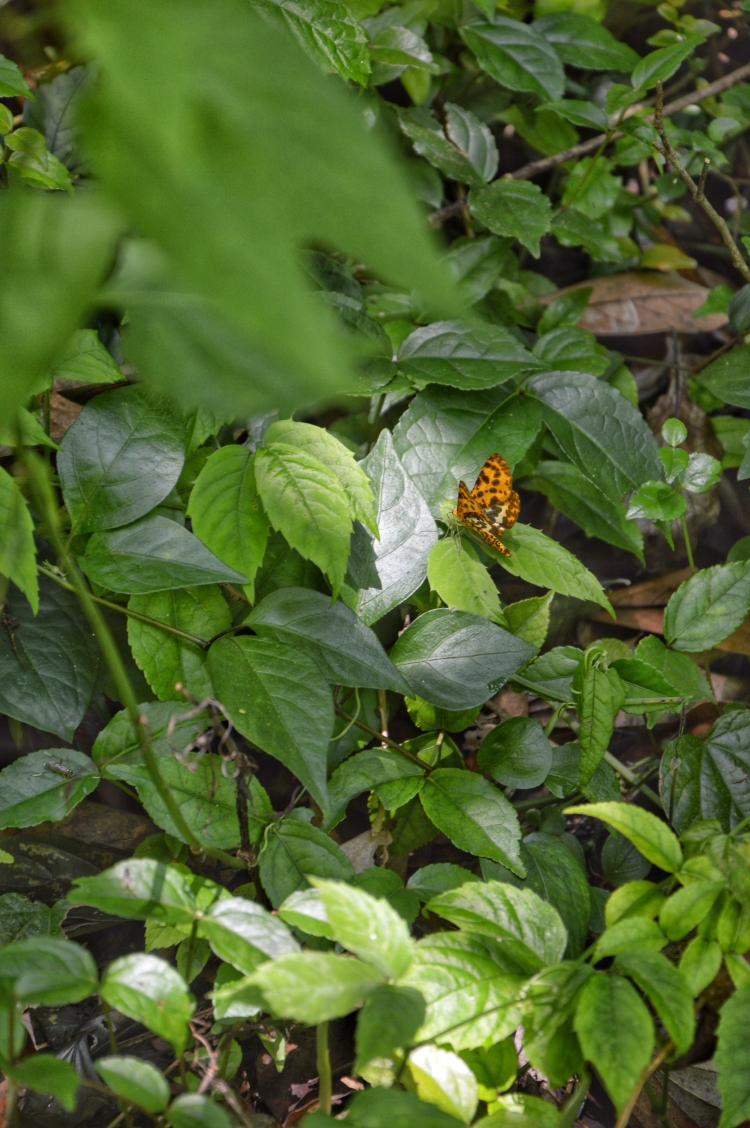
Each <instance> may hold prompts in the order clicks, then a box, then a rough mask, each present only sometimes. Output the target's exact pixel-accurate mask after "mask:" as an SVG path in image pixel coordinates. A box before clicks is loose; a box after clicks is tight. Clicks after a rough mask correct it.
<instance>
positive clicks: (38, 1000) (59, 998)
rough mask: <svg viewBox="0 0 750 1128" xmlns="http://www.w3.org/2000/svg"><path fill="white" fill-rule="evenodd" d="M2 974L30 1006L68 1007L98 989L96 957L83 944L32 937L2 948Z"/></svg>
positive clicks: (0, 963)
mask: <svg viewBox="0 0 750 1128" xmlns="http://www.w3.org/2000/svg"><path fill="white" fill-rule="evenodd" d="M0 975H1V976H2V977H3V979H12V980H13V994H14V996H15V998H16V999H17V1001H18V1002H19V1003H21V1004H22V1005H26V1006H50V1007H56V1006H65V1005H67V1004H68V1003H79V1002H81V1000H82V999H87V998H88V997H89V995H91V994H92V993H93V992H94V991H95V990H96V983H97V974H96V964H95V963H94V959H93V956H92V955H91V953H90V952H88V951H87V950H86V949H85V948H82V947H81V946H80V944H73V943H72V942H71V941H70V940H58V939H55V938H53V937H51V936H32V937H29V939H27V940H17V941H16V942H15V943H14V944H8V945H7V946H6V947H4V948H2V949H0Z"/></svg>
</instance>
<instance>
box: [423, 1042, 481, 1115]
mask: <svg viewBox="0 0 750 1128" xmlns="http://www.w3.org/2000/svg"><path fill="white" fill-rule="evenodd" d="M408 1068H409V1072H410V1074H411V1079H412V1082H413V1084H414V1087H415V1088H416V1091H417V1095H418V1096H419V1098H420V1100H423V1101H426V1102H427V1103H428V1104H432V1105H437V1107H438V1108H439V1109H442V1111H443V1112H447V1113H448V1114H449V1116H455V1117H456V1118H457V1119H460V1120H463V1121H464V1123H466V1124H468V1123H469V1122H470V1121H471V1120H472V1119H473V1116H474V1113H475V1112H476V1108H477V1104H478V1103H479V1094H478V1091H477V1080H476V1077H475V1076H474V1074H473V1073H472V1072H471V1069H470V1068H469V1066H468V1065H467V1064H466V1062H465V1061H463V1060H462V1058H460V1057H459V1056H458V1054H454V1053H452V1052H451V1051H450V1050H442V1049H440V1048H439V1047H438V1046H418V1047H417V1049H416V1050H412V1052H411V1053H410V1054H409V1062H408Z"/></svg>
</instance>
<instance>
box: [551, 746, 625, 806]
mask: <svg viewBox="0 0 750 1128" xmlns="http://www.w3.org/2000/svg"><path fill="white" fill-rule="evenodd" d="M580 763H581V749H580V747H579V746H578V744H577V743H572V744H563V745H562V747H560V748H556V749H553V750H552V767H551V768H550V772H549V775H548V776H547V779H546V780H545V784H546V786H547V787H548V788H549V790H550V791H551V792H552V794H553V795H556V796H557V798H558V799H563V798H565V796H566V795H573V794H574V793H576V792H578V791H582V792H583V794H584V795H585V796H586V797H587V798H588V799H591V801H592V802H597V803H598V802H604V801H606V800H609V799H611V800H612V801H613V802H618V801H619V799H620V784H619V782H618V780H619V777H618V776H616V775H615V773H614V771H613V770H612V768H610V766H609V764H608V763H607V762H606V760H602V762H601V763H600V764H599V767H598V768H597V769H596V771H595V772H594V774H593V776H592V777H591V780H590V781H589V783H588V784H584V785H583V786H581V781H580Z"/></svg>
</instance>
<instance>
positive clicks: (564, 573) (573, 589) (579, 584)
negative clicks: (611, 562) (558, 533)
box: [492, 521, 612, 676]
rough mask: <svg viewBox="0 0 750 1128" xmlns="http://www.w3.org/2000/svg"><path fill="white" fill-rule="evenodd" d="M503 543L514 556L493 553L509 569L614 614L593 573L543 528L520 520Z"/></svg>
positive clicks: (542, 586)
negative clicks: (595, 604)
mask: <svg viewBox="0 0 750 1128" xmlns="http://www.w3.org/2000/svg"><path fill="white" fill-rule="evenodd" d="M503 544H505V545H506V546H507V547H508V548H509V549H510V550H511V552H512V553H513V555H512V556H511V557H507V556H500V555H499V553H497V554H496V553H494V551H493V553H492V554H493V558H494V559H495V560H496V561H497V563H502V566H503V568H505V570H506V572H510V573H511V575H513V576H520V577H521V579H523V580H526V581H527V583H530V584H534V585H535V586H536V587H541V588H548V589H550V590H551V591H557V592H559V593H560V595H572V596H573V597H574V598H575V599H587V600H591V601H592V602H593V603H598V604H599V605H600V607H604V608H605V609H606V610H607V611H609V612H610V614H612V611H611V607H612V605H611V603H610V602H609V600H608V599H607V596H606V595H605V593H604V589H603V588H602V586H601V584H600V583H599V581H598V580H597V578H596V576H594V574H593V572H589V570H588V568H587V567H586V566H585V565H584V564H582V563H581V561H580V560H579V559H578V557H577V556H574V555H573V553H572V552H568V550H567V548H563V546H562V545H561V544H558V542H557V541H554V540H552V538H551V537H548V536H547V535H546V534H545V533H543V532H542V531H541V529H535V528H534V527H533V525H522V524H521V523H520V522H518V521H517V522H516V524H515V525H514V526H513V528H512V529H508V530H506V532H505V533H503ZM524 676H525V675H524Z"/></svg>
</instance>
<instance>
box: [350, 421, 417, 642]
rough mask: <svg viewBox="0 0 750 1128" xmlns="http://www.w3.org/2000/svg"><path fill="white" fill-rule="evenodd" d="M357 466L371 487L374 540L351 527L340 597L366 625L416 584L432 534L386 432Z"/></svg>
mask: <svg viewBox="0 0 750 1128" xmlns="http://www.w3.org/2000/svg"><path fill="white" fill-rule="evenodd" d="M360 466H362V468H363V469H364V470H365V471H366V472H367V475H368V477H369V479H370V482H371V484H372V488H373V493H374V495H375V514H376V518H377V520H376V524H377V526H378V530H379V534H380V537H379V539H376V538H375V537H374V536H372V535H371V534H370V533H369V532H368V531H367V530H366V529H365V528H364V527H363V526H362V525H359V524H357V525H355V527H354V536H353V537H352V552H351V556H350V558H349V564H348V573H347V577H346V581H345V587H344V598H345V600H346V602H347V604H348V605H349V606H350V607H352V608H353V609H354V610H355V611H356V612H357V614H358V615H359V617H360V618H361V619H362V621H363V622H365V623H367V624H368V625H370V624H372V623H375V622H377V620H378V619H380V618H382V617H383V615H386V614H387V613H388V612H389V611H391V610H393V608H394V607H397V606H398V604H399V603H402V602H403V601H404V600H405V599H408V597H409V596H410V595H412V594H413V593H414V592H415V591H416V590H417V588H418V587H420V586H421V585H422V583H423V582H424V579H425V577H426V575H427V554H428V553H429V551H430V548H431V546H432V545H433V544H434V543H435V541H436V540H437V535H438V533H437V527H436V525H435V522H434V521H433V519H432V517H431V515H430V511H429V509H428V508H427V504H426V503H425V501H424V499H423V497H422V495H421V493H420V492H419V490H418V489H417V487H416V485H415V483H414V482H413V481H412V479H411V478H410V477H409V475H408V474H407V473H406V472H405V470H404V467H403V465H402V464H401V461H400V459H399V457H398V454H397V453H396V451H395V449H394V445H393V439H392V438H391V433H390V431H388V430H383V431H381V432H380V436H379V437H378V441H377V443H376V444H375V446H374V447H373V449H372V450H371V451H370V453H369V454H368V455H367V457H366V458H363V459H362V462H361V463H360Z"/></svg>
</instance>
